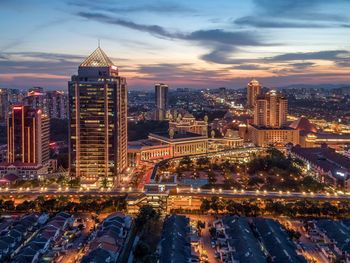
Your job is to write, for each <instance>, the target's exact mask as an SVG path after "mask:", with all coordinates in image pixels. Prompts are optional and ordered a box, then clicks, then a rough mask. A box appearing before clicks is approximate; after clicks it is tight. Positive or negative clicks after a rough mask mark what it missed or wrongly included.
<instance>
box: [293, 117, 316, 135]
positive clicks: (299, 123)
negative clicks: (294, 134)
mask: <svg viewBox="0 0 350 263" xmlns="http://www.w3.org/2000/svg"><path fill="white" fill-rule="evenodd" d="M289 127H290V128H293V129H295V130H299V131H307V132H317V129H316V126H315V125H314V124H312V123H311V122H310V121H309V120H308V119H306V118H305V117H301V118H299V119H297V120H295V121H293V122H292V123H291V124H290V125H289Z"/></svg>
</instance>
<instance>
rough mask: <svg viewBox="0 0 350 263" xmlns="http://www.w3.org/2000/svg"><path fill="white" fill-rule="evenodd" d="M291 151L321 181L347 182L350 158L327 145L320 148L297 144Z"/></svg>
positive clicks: (349, 174) (349, 172)
mask: <svg viewBox="0 0 350 263" xmlns="http://www.w3.org/2000/svg"><path fill="white" fill-rule="evenodd" d="M289 153H290V154H291V155H292V156H293V157H296V158H298V159H300V160H302V161H303V162H304V163H305V165H306V168H307V170H308V172H309V173H310V175H313V176H315V177H316V178H318V179H319V180H320V181H331V182H333V183H334V184H344V183H345V184H347V182H348V179H349V177H350V158H348V157H346V156H344V155H341V154H339V153H337V152H336V151H335V150H334V149H331V148H329V147H327V145H322V147H318V148H314V147H313V148H302V147H300V146H295V147H292V148H290V150H289ZM349 186H350V185H349Z"/></svg>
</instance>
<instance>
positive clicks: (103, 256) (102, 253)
mask: <svg viewBox="0 0 350 263" xmlns="http://www.w3.org/2000/svg"><path fill="white" fill-rule="evenodd" d="M111 262H116V258H115V256H114V255H113V253H111V252H109V251H108V250H105V249H103V248H96V249H94V250H92V251H90V253H89V254H87V255H85V256H84V257H83V258H82V260H81V263H111Z"/></svg>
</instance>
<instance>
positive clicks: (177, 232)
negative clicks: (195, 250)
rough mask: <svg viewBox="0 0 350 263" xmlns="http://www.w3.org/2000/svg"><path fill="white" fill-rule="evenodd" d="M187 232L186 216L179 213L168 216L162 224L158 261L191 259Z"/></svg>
mask: <svg viewBox="0 0 350 263" xmlns="http://www.w3.org/2000/svg"><path fill="white" fill-rule="evenodd" d="M189 233H190V228H189V219H188V218H186V217H185V216H179V215H171V216H169V217H168V218H167V219H166V220H165V222H164V226H163V231H162V237H161V241H160V255H159V262H160V263H165V262H172V263H183V262H189V260H190V259H191V245H190V239H189ZM169 259H171V260H170V261H169Z"/></svg>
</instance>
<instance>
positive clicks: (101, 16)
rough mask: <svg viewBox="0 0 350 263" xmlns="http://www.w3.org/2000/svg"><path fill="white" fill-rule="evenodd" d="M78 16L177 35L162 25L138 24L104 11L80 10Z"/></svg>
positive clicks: (149, 31) (158, 33)
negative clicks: (103, 12)
mask: <svg viewBox="0 0 350 263" xmlns="http://www.w3.org/2000/svg"><path fill="white" fill-rule="evenodd" d="M78 16H80V17H83V18H86V19H91V20H95V21H98V22H102V23H107V24H113V25H119V26H123V27H127V28H130V29H134V30H139V31H143V32H148V33H150V34H153V35H158V36H162V37H168V38H174V37H177V35H176V34H173V33H170V32H168V31H167V30H165V29H164V28H163V27H161V26H157V25H142V24H137V23H134V22H131V21H127V20H124V19H120V18H114V17H111V16H108V15H105V14H102V13H92V12H79V13H78Z"/></svg>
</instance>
